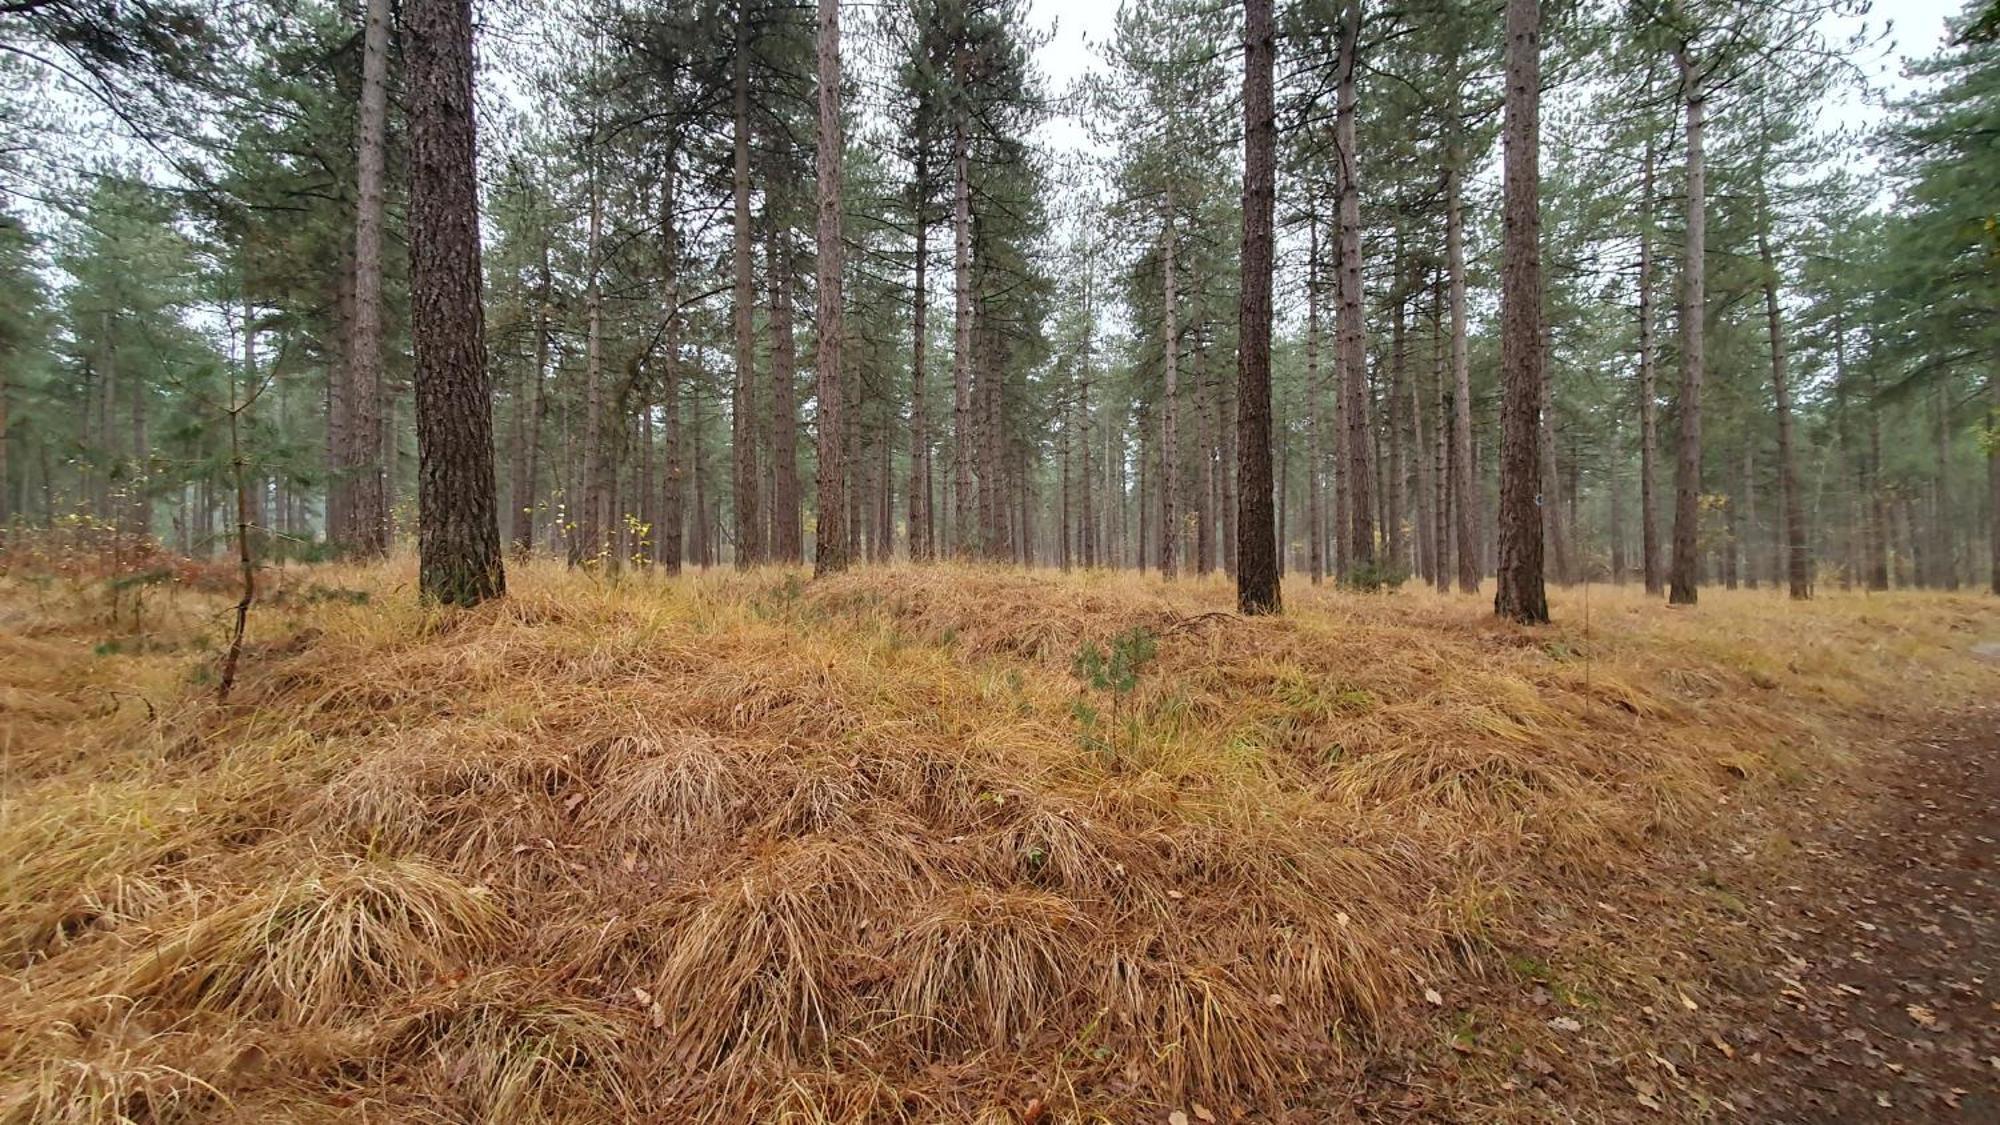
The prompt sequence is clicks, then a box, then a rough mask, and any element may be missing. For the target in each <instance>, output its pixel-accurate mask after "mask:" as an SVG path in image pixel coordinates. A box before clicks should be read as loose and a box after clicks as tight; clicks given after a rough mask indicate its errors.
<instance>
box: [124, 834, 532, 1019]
mask: <svg viewBox="0 0 2000 1125" xmlns="http://www.w3.org/2000/svg"><path fill="white" fill-rule="evenodd" d="M504 928H505V920H504V915H503V914H502V912H501V910H500V908H499V906H498V904H497V903H495V902H494V901H493V897H492V895H491V894H490V893H489V892H487V891H485V890H484V889H483V888H480V887H476V886H467V885H465V884H464V883H462V882H460V881H459V880H458V879H456V878H454V877H453V876H452V875H451V874H449V873H447V872H444V871H441V870H439V869H437V868H434V867H430V866H427V865H424V864H421V863H417V862H414V861H410V860H390V861H373V860H362V861H356V862H351V863H349V864H347V865H345V866H341V867H338V868H336V869H334V870H332V871H318V870H312V871H307V872H305V873H301V874H299V875H295V876H293V877H291V878H287V879H283V880H280V881H278V882H276V883H274V884H273V885H271V886H269V887H267V888H265V889H263V890H261V891H259V892H257V893H255V894H252V895H250V896H249V897H247V898H245V899H243V900H241V901H239V902H237V903H235V904H233V905H231V906H228V907H225V908H223V909H221V910H219V911H217V912H215V913H212V914H208V915H205V916H202V917H199V918H196V919H194V920H193V921H191V922H189V923H187V924H186V925H185V926H184V927H182V928H181V929H180V931H179V932H177V933H173V934H170V935H168V936H167V937H165V938H164V940H162V941H161V943H160V944H159V945H158V947H157V948H156V949H154V951H153V952H151V953H150V954H148V955H146V956H144V957H143V958H142V959H140V960H139V961H137V962H136V963H135V964H133V965H130V966H127V967H122V968H115V969H113V970H112V977H111V979H110V981H109V982H108V985H109V987H108V988H107V989H105V991H109V992H113V993H116V994H121V995H125V996H130V997H133V998H135V999H139V1000H145V1001H151V1002H153V1003H157V1004H162V1005H166V1006H168V1007H170V1008H178V1009H215V1010H220V1011H224V1012H231V1013H246V1014H247V1013H257V1014H268V1015H275V1016H277V1017H278V1018H281V1019H284V1020H287V1021H292V1022H297V1023H328V1022H334V1021H337V1020H339V1019H341V1018H342V1017H344V1016H345V1015H347V1014H348V1013H347V1010H348V1008H349V1007H350V1006H351V1005H356V1004H369V1003H379V1002H381V1001H382V1000H384V999H385V998H387V997H390V996H393V995H396V994H400V993H407V992H409V991H411V990H414V989H416V988H418V987H419V986H421V985H423V984H425V983H427V982H431V981H434V980H437V979H439V978H442V977H443V976H445V975H446V974H448V973H451V972H453V971H457V970H461V969H462V968H463V966H464V965H465V964H466V962H467V961H468V960H469V959H471V958H472V957H473V956H474V955H475V954H476V953H478V952H480V951H481V950H483V949H484V948H485V947H487V946H489V945H490V944H491V943H492V942H494V941H495V940H496V939H497V938H498V937H499V936H500V934H501V932H502V931H503V929H504Z"/></svg>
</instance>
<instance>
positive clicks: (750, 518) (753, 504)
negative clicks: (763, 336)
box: [729, 8, 839, 570]
mask: <svg viewBox="0 0 2000 1125" xmlns="http://www.w3.org/2000/svg"><path fill="white" fill-rule="evenodd" d="M749 18H750V17H749V14H748V9H747V8H746V9H745V11H744V13H743V14H742V15H740V16H739V17H738V22H737V26H736V65H735V79H734V83H735V98H736V101H735V118H734V127H733V130H732V140H733V143H734V146H735V172H734V184H733V186H734V189H735V204H736V221H735V244H734V256H735V265H736V286H735V308H734V312H735V328H736V373H735V381H734V387H733V390H732V392H731V395H730V427H729V436H730V441H729V451H730V468H731V474H730V487H731V493H730V495H731V503H732V510H733V511H734V513H735V530H736V566H737V568H738V569H739V570H740V569H742V568H744V567H749V566H753V565H755V564H757V563H759V562H762V561H763V556H764V551H763V542H762V540H763V530H764V526H763V523H762V522H761V520H760V519H759V517H758V513H757V489H758V487H759V486H760V484H761V483H762V482H761V480H760V479H759V477H758V476H757V427H756V423H755V421H754V418H753V412H754V405H753V403H754V400H755V398H756V391H755V387H754V384H755V382H756V378H757V373H756V356H757V345H756V341H755V337H754V336H753V335H752V331H753V329H752V325H751V316H752V315H753V314H752V311H751V304H752V303H753V302H754V301H755V300H756V293H755V291H754V288H753V284H752V280H751V275H750V29H749V25H748V20H749ZM822 18H824V17H823V16H822ZM838 412H839V411H838V408H836V409H835V413H836V414H838Z"/></svg>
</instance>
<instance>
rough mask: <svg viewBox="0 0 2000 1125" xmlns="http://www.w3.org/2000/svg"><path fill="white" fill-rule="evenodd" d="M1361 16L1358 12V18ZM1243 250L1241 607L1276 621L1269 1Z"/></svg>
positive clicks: (1249, 106)
mask: <svg viewBox="0 0 2000 1125" xmlns="http://www.w3.org/2000/svg"><path fill="white" fill-rule="evenodd" d="M1357 14H1358V12H1357ZM1243 46H1244V59H1243V250H1242V258H1241V261H1242V270H1243V276H1242V296H1241V304H1240V305H1239V307H1238V310H1237V334H1238V340H1239V344H1238V347H1237V368H1236V385H1237V425H1238V434H1237V454H1238V456H1239V457H1241V459H1242V460H1241V462H1240V464H1239V466H1238V469H1237V478H1238V479H1237V488H1238V494H1237V503H1238V509H1239V514H1238V517H1237V539H1236V604H1237V608H1238V609H1239V610H1241V611H1242V612H1243V613H1247V614H1257V613H1277V612H1278V611H1279V609H1280V608H1281V600H1280V599H1281V595H1280V591H1279V586H1278V541H1277V528H1276V527H1275V526H1274V524H1275V522H1276V521H1275V518H1274V517H1275V514H1274V513H1273V511H1272V507H1271V258H1272V246H1271V241H1272V222H1273V211H1274V210H1275V209H1276V202H1277V148H1278V129H1277V111H1276V109H1275V107H1274V105H1273V96H1272V89H1271V87H1272V71H1273V69H1274V62H1275V56H1276V54H1277V34H1276V30H1275V29H1274V27H1273V21H1272V15H1271V0H1244V4H1243Z"/></svg>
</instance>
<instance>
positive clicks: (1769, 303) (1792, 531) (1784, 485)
mask: <svg viewBox="0 0 2000 1125" xmlns="http://www.w3.org/2000/svg"><path fill="white" fill-rule="evenodd" d="M1757 253H1758V255H1759V257H1761V258H1762V259H1763V263H1764V319H1765V321H1766V322H1767V324H1768V326H1769V328H1770V335H1771V395H1772V401H1773V403H1774V405H1775V406H1776V408H1777V413H1778V497H1779V504H1780V506H1781V507H1782V508H1783V510H1784V521H1785V583H1786V586H1787V587H1788V589H1789V591H1790V593H1791V596H1792V597H1793V598H1795V599H1800V600H1803V599H1805V598H1810V597H1812V555H1811V553H1810V552H1811V547H1810V546H1809V545H1808V544H1807V542H1806V512H1805V503H1804V498H1803V497H1801V496H1800V495H1799V474H1798V468H1797V465H1796V462H1795V461H1794V460H1793V453H1792V390H1791V384H1790V382H1789V381H1788V380H1787V379H1786V377H1785V336H1784V331H1783V328H1782V325H1781V323H1780V321H1779V316H1778V269H1777V264H1776V262H1775V261H1774V260H1773V258H1772V255H1771V241H1770V238H1769V236H1768V235H1767V234H1766V233H1765V232H1763V231H1759V232H1758V234H1757Z"/></svg>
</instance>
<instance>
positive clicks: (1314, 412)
mask: <svg viewBox="0 0 2000 1125" xmlns="http://www.w3.org/2000/svg"><path fill="white" fill-rule="evenodd" d="M1315 202H1317V201H1315ZM1324 394H1325V388H1324V387H1322V386H1321V384H1320V377H1319V213H1318V209H1317V208H1316V207H1315V208H1313V209H1312V210H1311V211H1310V212H1309V213H1308V215H1307V217H1306V404H1307V406H1306V426H1307V431H1306V461H1307V467H1306V487H1307V507H1308V511H1307V515H1306V523H1307V525H1308V527H1307V534H1308V535H1310V536H1311V537H1312V542H1311V544H1309V545H1308V547H1307V549H1306V568H1307V571H1308V573H1309V574H1310V576H1311V579H1312V584H1313V585H1315V586H1317V585H1319V584H1320V583H1321V582H1322V581H1324V580H1325V579H1326V448H1325V445H1324V444H1323V438H1322V433H1323V431H1324V429H1325V421H1326V420H1325V414H1326V409H1325V405H1324V403H1323V402H1322V401H1321V398H1322V396H1323V395H1324Z"/></svg>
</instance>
